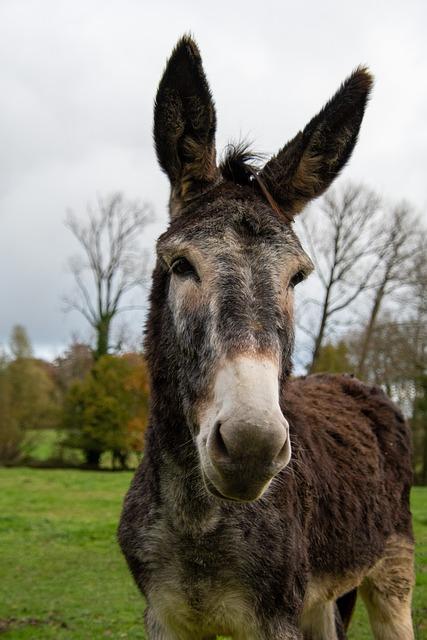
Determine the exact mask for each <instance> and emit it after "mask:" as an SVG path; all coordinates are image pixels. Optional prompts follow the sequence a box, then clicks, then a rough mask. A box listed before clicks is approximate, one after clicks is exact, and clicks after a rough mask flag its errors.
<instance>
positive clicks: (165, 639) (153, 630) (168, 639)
mask: <svg viewBox="0 0 427 640" xmlns="http://www.w3.org/2000/svg"><path fill="white" fill-rule="evenodd" d="M144 620H145V630H146V632H147V639H148V640H199V639H198V638H197V639H196V637H195V636H194V634H187V633H185V632H184V631H183V632H181V631H177V630H171V629H167V628H166V627H165V626H164V625H163V624H162V623H161V622H159V620H158V619H157V617H156V615H155V613H154V612H153V610H152V609H151V608H150V607H147V608H146V609H145V614H144ZM200 640H201V639H200Z"/></svg>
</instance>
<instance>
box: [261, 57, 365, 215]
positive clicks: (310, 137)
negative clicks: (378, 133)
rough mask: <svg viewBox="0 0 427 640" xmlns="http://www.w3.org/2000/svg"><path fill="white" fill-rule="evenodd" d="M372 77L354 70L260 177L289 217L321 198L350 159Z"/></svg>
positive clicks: (271, 161)
mask: <svg viewBox="0 0 427 640" xmlns="http://www.w3.org/2000/svg"><path fill="white" fill-rule="evenodd" d="M371 86H372V76H371V75H370V73H369V72H368V70H367V69H365V68H363V67H359V68H358V69H356V71H354V73H353V74H352V75H351V76H350V77H349V78H348V79H347V80H346V81H345V82H344V83H343V84H342V85H341V87H340V89H339V90H338V91H337V93H336V94H335V95H334V97H333V98H332V99H331V100H330V101H329V102H328V103H327V104H326V105H325V106H324V107H323V109H322V110H321V111H320V113H318V114H317V116H315V117H314V118H313V119H312V120H311V121H310V122H309V123H308V125H307V126H306V127H305V129H304V130H303V131H300V132H299V133H298V134H297V135H296V136H295V138H294V139H293V140H291V141H290V142H288V143H287V144H286V145H285V146H284V147H283V149H281V151H279V153H278V154H277V155H276V156H274V157H273V158H272V159H271V160H269V162H268V163H267V164H266V165H265V167H264V169H263V170H262V171H261V173H260V177H261V178H262V181H263V182H264V184H265V185H266V187H267V189H268V191H269V193H270V194H271V195H272V196H273V198H274V200H275V201H276V202H277V203H278V204H279V205H280V207H281V208H282V209H283V210H284V211H285V212H289V213H290V214H291V215H295V214H297V213H299V212H300V211H301V210H302V209H303V207H304V206H305V205H306V204H307V202H309V201H310V200H312V199H313V198H316V197H317V196H320V195H321V194H322V193H323V192H324V191H325V189H327V188H328V187H329V185H330V184H331V182H332V181H333V180H334V178H336V176H337V175H338V174H339V172H340V171H341V169H342V168H343V167H344V165H345V164H346V162H347V160H349V158H350V156H351V153H352V151H353V149H354V145H355V144H356V141H357V135H358V133H359V129H360V125H361V122H362V119H363V114H364V111H365V106H366V102H367V100H368V97H369V92H370V89H371Z"/></svg>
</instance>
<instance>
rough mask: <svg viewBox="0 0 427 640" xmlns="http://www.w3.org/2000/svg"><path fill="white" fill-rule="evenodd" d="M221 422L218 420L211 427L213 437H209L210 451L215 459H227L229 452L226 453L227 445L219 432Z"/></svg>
mask: <svg viewBox="0 0 427 640" xmlns="http://www.w3.org/2000/svg"><path fill="white" fill-rule="evenodd" d="M221 426H222V423H221V422H220V421H219V420H218V421H217V422H216V423H215V425H214V428H213V434H212V435H213V437H212V438H211V443H210V444H211V452H212V453H213V455H214V457H215V458H217V459H221V458H222V459H224V458H226V459H228V458H229V457H230V454H229V453H228V450H227V447H226V445H225V442H224V438H223V437H222V433H221Z"/></svg>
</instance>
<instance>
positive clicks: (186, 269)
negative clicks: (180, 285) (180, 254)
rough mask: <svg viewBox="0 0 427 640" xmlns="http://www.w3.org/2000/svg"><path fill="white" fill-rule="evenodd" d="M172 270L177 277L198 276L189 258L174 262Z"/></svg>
mask: <svg viewBox="0 0 427 640" xmlns="http://www.w3.org/2000/svg"><path fill="white" fill-rule="evenodd" d="M170 269H171V271H172V273H175V274H176V275H177V276H182V277H185V276H196V277H197V272H196V270H195V268H194V267H193V265H192V264H191V262H190V261H189V260H187V258H175V260H174V261H173V262H172V264H171V266H170Z"/></svg>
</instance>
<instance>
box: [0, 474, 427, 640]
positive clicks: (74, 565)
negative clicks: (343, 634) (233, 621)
mask: <svg viewBox="0 0 427 640" xmlns="http://www.w3.org/2000/svg"><path fill="white" fill-rule="evenodd" d="M130 478H131V474H130V473H117V474H114V473H103V472H85V471H75V470H72V471H69V470H61V471H59V470H38V469H32V470H31V469H0V634H1V635H2V638H4V640H7V639H9V638H15V639H31V640H37V639H39V640H42V639H43V640H49V639H53V638H54V639H55V640H63V639H70V638H72V639H76V640H77V639H80V638H81V639H85V640H92V639H97V638H113V639H116V638H117V639H118V638H135V639H136V638H144V637H145V636H144V631H143V623H142V614H143V601H142V598H141V597H140V596H139V594H138V592H137V590H136V587H135V586H134V584H133V582H132V579H131V577H130V575H129V573H128V571H127V568H126V566H125V562H124V560H123V558H122V556H121V554H120V552H119V549H118V547H117V543H116V540H115V532H116V526H117V522H118V518H119V513H120V508H121V501H122V498H123V495H124V493H125V491H126V489H127V487H128V485H129V481H130ZM412 508H413V514H414V525H415V533H416V537H417V588H416V592H415V599H414V618H415V622H416V626H417V638H418V639H419V640H421V639H422V640H427V622H426V618H427V610H426V606H427V605H426V603H427V489H420V488H417V489H414V491H413V494H412ZM423 606H424V609H423ZM351 638H352V640H364V639H365V638H366V639H368V638H371V635H370V633H369V631H368V627H367V621H366V616H364V611H363V610H362V607H360V604H359V607H358V610H357V612H356V617H355V619H354V621H353V625H352V633H351Z"/></svg>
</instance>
